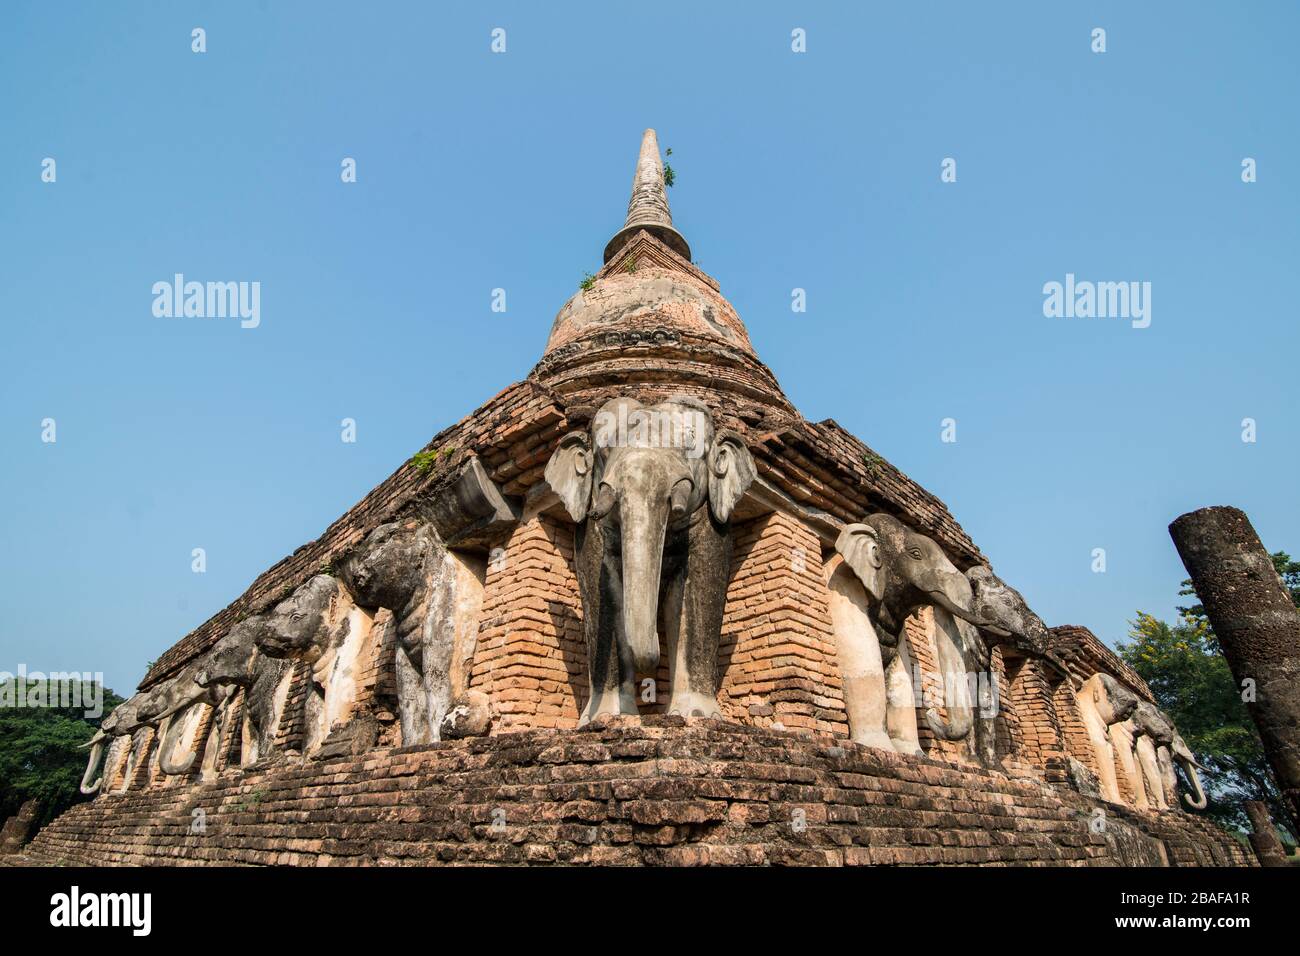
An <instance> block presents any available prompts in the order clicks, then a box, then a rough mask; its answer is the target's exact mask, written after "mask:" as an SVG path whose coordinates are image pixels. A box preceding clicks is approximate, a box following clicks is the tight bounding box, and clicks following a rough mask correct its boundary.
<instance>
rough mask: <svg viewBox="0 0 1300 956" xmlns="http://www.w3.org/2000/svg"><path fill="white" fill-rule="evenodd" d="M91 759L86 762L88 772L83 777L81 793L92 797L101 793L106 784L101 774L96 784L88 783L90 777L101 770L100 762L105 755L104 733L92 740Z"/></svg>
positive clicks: (101, 732)
mask: <svg viewBox="0 0 1300 956" xmlns="http://www.w3.org/2000/svg"><path fill="white" fill-rule="evenodd" d="M88 746H89V747H90V757H89V758H88V759H87V761H86V772H85V773H83V774H82V775H81V792H82V793H84V794H86V796H90V795H91V794H95V793H99V788H100V786H101V785H102V784H103V783H104V775H103V774H100V775H99V776H98V777H96V778H95V782H94V783H88V782H87V781H88V780H89V779H90V775H91V774H93V773H94V772H95V771H96V770H97V769H99V760H100V758H101V757H102V756H103V755H104V732H103V731H100V732H98V733H96V734H95V736H94V737H93V738H91V741H90V743H89V744H88Z"/></svg>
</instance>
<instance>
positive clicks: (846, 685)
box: [827, 564, 916, 752]
mask: <svg viewBox="0 0 1300 956" xmlns="http://www.w3.org/2000/svg"><path fill="white" fill-rule="evenodd" d="M827 588H828V591H829V594H830V602H829V603H830V612H831V624H832V627H833V628H834V630H835V645H836V646H835V650H836V655H837V657H838V658H839V665H840V683H841V685H842V687H843V690H844V708H845V710H846V711H847V714H848V718H849V739H850V740H852V741H853V742H854V743H856V744H862V745H863V746H866V747H876V748H878V749H880V750H894V749H895V747H894V743H893V741H892V740H891V739H890V735H889V732H888V730H887V719H888V718H887V714H888V710H889V705H890V698H889V696H888V694H887V692H886V689H885V664H884V658H883V657H882V655H881V650H880V640H879V638H878V637H877V636H876V629H875V627H874V626H873V625H872V623H871V617H870V614H869V607H870V605H869V600H868V598H867V593H866V591H865V590H864V589H863V587H862V583H861V582H860V581H859V580H858V579H857V578H856V577H855V576H854V575H853V573H852V571H851V570H850V569H849V568H848V566H847V565H844V564H841V565H840V566H839V567H838V568H834V569H833V570H831V571H830V580H829V582H828V583H827ZM893 658H894V653H893V649H892V648H890V660H891V661H892V660H893ZM908 686H909V687H910V683H909V685H908ZM901 693H902V694H903V695H904V696H905V698H906V703H905V704H904V706H907V707H911V706H912V703H911V699H910V697H909V696H907V694H908V691H907V689H906V688H904V689H903V690H902V691H901ZM912 729H913V732H915V729H916V718H915V715H913V717H912ZM913 736H915V733H913ZM908 752H910V751H908Z"/></svg>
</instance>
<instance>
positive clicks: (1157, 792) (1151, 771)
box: [1134, 735, 1169, 810]
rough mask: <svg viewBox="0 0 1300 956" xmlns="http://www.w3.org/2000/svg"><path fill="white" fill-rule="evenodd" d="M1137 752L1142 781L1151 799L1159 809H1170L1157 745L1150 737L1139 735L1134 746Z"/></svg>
mask: <svg viewBox="0 0 1300 956" xmlns="http://www.w3.org/2000/svg"><path fill="white" fill-rule="evenodd" d="M1134 749H1135V750H1136V752H1137V762H1138V767H1139V768H1140V769H1141V774H1140V777H1141V779H1140V781H1139V782H1140V783H1144V784H1145V786H1146V789H1147V790H1149V791H1150V793H1151V799H1152V801H1153V802H1154V803H1155V808H1156V809H1157V810H1168V809H1169V801H1168V799H1167V798H1166V796H1165V779H1164V774H1163V773H1162V772H1161V768H1160V758H1159V755H1158V754H1157V753H1156V745H1155V744H1154V743H1153V742H1152V740H1151V738H1150V737H1147V736H1146V735H1143V736H1141V737H1138V739H1137V743H1136V745H1135V747H1134Z"/></svg>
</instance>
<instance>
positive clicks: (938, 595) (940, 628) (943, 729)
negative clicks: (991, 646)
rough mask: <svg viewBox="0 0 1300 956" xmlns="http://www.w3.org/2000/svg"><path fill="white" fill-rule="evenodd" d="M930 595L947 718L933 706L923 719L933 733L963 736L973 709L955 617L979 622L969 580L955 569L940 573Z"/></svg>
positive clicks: (947, 737)
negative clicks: (974, 610) (972, 605)
mask: <svg viewBox="0 0 1300 956" xmlns="http://www.w3.org/2000/svg"><path fill="white" fill-rule="evenodd" d="M929 596H930V598H931V600H932V601H933V602H934V605H935V649H936V650H937V651H938V652H939V670H940V677H941V678H942V680H943V686H944V702H945V705H946V706H947V709H948V722H947V723H944V721H943V720H942V719H940V717H939V714H938V713H937V712H936V711H935V710H934V708H930V709H928V710H927V711H926V712H925V722H926V724H928V725H929V727H930V731H931V732H932V733H933V734H934V735H935V736H936V737H939V738H941V739H943V740H964V739H965V738H966V737H967V735H969V734H970V732H971V728H972V727H973V726H974V725H975V709H974V705H973V704H972V702H971V700H970V698H969V687H968V686H967V674H966V659H965V656H964V653H963V650H964V644H965V636H964V635H963V634H962V633H961V628H960V625H959V624H958V621H959V620H960V621H965V622H966V623H968V624H972V625H976V626H978V625H980V624H981V623H982V622H980V621H979V620H978V619H977V618H976V616H975V614H974V612H973V611H972V610H971V604H972V600H973V599H972V595H971V590H970V583H969V582H968V581H967V580H966V579H965V577H963V576H962V575H961V574H960V573H958V572H957V571H956V570H955V569H954V570H953V571H952V572H951V573H949V574H940V576H939V580H937V581H936V582H934V586H933V587H931V588H930V589H929ZM945 612H946V613H945ZM944 618H947V620H944Z"/></svg>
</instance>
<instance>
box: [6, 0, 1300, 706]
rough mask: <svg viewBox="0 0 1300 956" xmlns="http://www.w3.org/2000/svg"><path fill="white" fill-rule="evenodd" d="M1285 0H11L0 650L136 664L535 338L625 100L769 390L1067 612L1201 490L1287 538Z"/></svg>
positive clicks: (1148, 564) (1150, 600)
mask: <svg viewBox="0 0 1300 956" xmlns="http://www.w3.org/2000/svg"><path fill="white" fill-rule="evenodd" d="M1297 9H1298V8H1297V6H1296V5H1295V4H1293V3H1290V2H1276V3H1260V4H1250V5H1244V4H1239V3H1228V2H1224V3H1214V4H1209V3H1187V2H1176V3H1175V2H1169V3H1142V4H1132V3H1110V4H1089V5H1083V4H1070V3H1051V4H1047V3H1038V2H1033V3H1028V2H1027V3H1018V4H973V3H967V2H955V3H943V4H931V3H927V4H920V3H908V4H887V3H838V4H836V3H820V4H808V3H754V2H747V3H744V4H743V5H742V4H739V3H737V4H732V5H730V8H728V7H727V6H724V5H723V4H712V3H699V2H693V3H678V2H673V0H660V2H657V3H654V4H636V5H633V4H621V3H620V4H614V3H584V4H578V3H564V2H548V3H535V2H528V3H481V4H475V5H469V4H448V3H419V4H415V3H411V4H390V3H348V4H329V3H289V2H282V0H275V2H267V0H264V2H261V3H256V2H249V3H243V2H231V3H221V4H218V3H213V2H207V3H187V2H158V3H141V2H122V3H111V4H110V3H84V4H63V3H48V2H41V3H15V2H8V3H5V4H4V7H3V10H2V11H0V293H2V294H3V297H2V299H0V301H2V302H3V308H4V324H3V354H4V359H5V360H4V363H3V375H0V399H2V401H0V501H3V506H0V542H3V548H0V670H9V671H14V670H16V668H17V667H18V666H19V665H20V664H22V665H26V667H27V668H28V669H29V670H45V671H49V670H79V671H87V670H89V671H102V672H104V674H105V675H106V678H107V681H108V684H109V686H112V687H114V688H115V689H116V690H118V691H119V692H128V691H129V690H131V689H132V688H133V687H134V685H135V683H136V682H137V681H138V680H139V679H140V678H141V677H142V676H143V673H144V669H145V666H146V663H147V662H149V661H151V660H153V659H155V658H157V657H158V656H159V655H160V654H161V653H162V651H163V650H164V649H166V648H167V647H168V646H170V645H171V644H172V643H173V642H174V641H176V640H177V639H179V638H180V637H181V636H182V635H183V634H185V633H186V632H188V631H189V630H191V629H192V628H193V627H195V626H197V625H198V624H200V623H201V622H203V621H204V620H205V619H206V618H207V617H208V616H209V615H211V614H212V613H214V612H215V611H217V610H218V609H220V608H221V607H223V606H224V605H225V604H226V603H228V602H229V601H231V600H233V599H234V598H236V597H237V596H238V595H239V594H240V593H241V592H242V591H243V589H244V588H245V587H246V586H247V585H248V584H249V583H250V582H251V581H252V579H253V578H254V577H255V576H256V575H257V574H258V573H260V572H261V571H263V570H264V569H265V568H267V567H269V566H270V565H271V564H273V563H274V562H275V561H277V560H278V559H279V558H281V557H282V556H284V555H286V554H288V553H290V552H292V551H293V550H294V549H295V548H297V547H298V546H299V545H301V544H303V543H305V542H307V541H309V540H311V539H312V538H314V537H315V536H317V535H318V534H319V533H320V532H321V531H323V530H324V529H325V527H326V526H327V525H328V524H329V523H330V522H331V521H333V520H334V519H335V518H336V517H338V516H339V515H340V514H341V513H342V512H343V511H344V510H346V509H347V508H348V507H349V506H350V505H352V504H353V503H354V502H356V501H357V500H358V499H359V498H361V497H362V496H363V495H364V494H365V493H366V492H367V491H368V490H369V489H370V488H371V487H373V486H374V485H375V484H377V483H378V482H379V481H381V480H382V479H383V478H385V477H386V476H387V475H388V474H390V473H391V472H392V471H393V470H394V469H395V468H396V467H397V466H398V465H399V464H400V463H401V462H402V461H403V460H405V459H406V458H408V457H409V456H410V455H411V454H412V453H413V452H415V451H416V450H418V449H419V448H420V447H421V446H422V445H423V444H424V443H425V442H426V441H428V439H429V438H430V437H432V435H433V434H434V433H435V432H436V431H438V430H439V429H441V428H442V427H444V426H446V425H448V424H451V423H453V422H455V421H456V420H458V419H459V418H461V417H462V416H464V415H465V414H467V413H469V412H471V411H472V410H474V409H475V408H476V407H478V406H479V405H481V404H482V403H483V402H485V401H486V400H487V399H489V398H490V397H491V396H493V395H494V394H495V393H496V392H498V391H499V390H500V389H501V388H503V387H505V386H506V385H508V384H509V383H511V382H514V381H517V380H519V379H521V378H523V377H524V376H526V375H527V374H528V371H529V369H530V368H531V367H532V365H533V363H534V362H535V361H536V359H537V358H538V357H539V356H540V354H541V350H542V347H543V345H544V343H545V340H546V334H547V331H548V329H549V327H550V324H551V320H552V318H553V317H554V315H555V313H556V311H557V310H558V309H559V307H560V306H561V305H562V304H563V303H564V301H565V300H566V299H567V298H568V297H569V296H570V295H572V294H573V292H574V291H575V290H576V287H577V285H578V282H579V281H580V280H581V278H582V276H583V273H584V272H585V271H595V270H596V269H597V268H598V267H599V265H600V253H601V250H602V249H603V247H604V244H605V242H606V240H608V239H609V238H610V236H611V235H613V233H614V232H615V231H616V230H617V229H618V228H619V226H620V225H621V224H622V220H623V216H624V214H625V211H626V204H627V198H628V189H629V186H630V183H631V177H632V170H633V165H634V163H635V159H636V153H637V148H638V144H639V138H640V134H641V131H642V130H643V129H644V128H646V127H655V128H656V129H657V130H658V131H659V140H660V143H661V145H663V146H665V147H672V149H673V156H672V160H671V162H672V165H673V166H674V168H675V169H676V172H677V184H676V186H675V187H674V188H673V189H672V190H671V192H670V199H671V202H672V205H673V212H674V216H675V219H676V223H677V226H678V228H679V229H680V230H681V231H682V232H683V233H684V234H685V235H686V236H687V238H688V239H689V240H690V242H691V246H692V248H693V250H694V252H695V255H696V257H697V258H698V260H699V263H700V265H701V267H702V268H703V269H704V270H705V271H707V272H709V273H710V274H711V275H713V276H715V277H716V278H717V279H718V280H719V281H720V282H721V284H722V291H723V293H724V294H725V295H726V296H727V297H728V298H729V299H730V300H731V302H732V303H733V304H734V305H735V306H736V308H737V310H738V311H739V313H740V315H741V316H742V318H743V319H744V320H745V321H746V323H747V324H748V327H749V330H750V334H751V336H752V338H753V341H754V344H755V346H756V348H757V349H758V352H759V354H760V356H761V357H762V358H763V359H764V360H765V361H766V362H767V363H768V365H770V366H771V368H772V369H773V371H774V372H775V373H776V375H777V376H778V378H779V379H780V381H781V383H782V385H783V387H784V389H785V391H786V393H787V394H788V395H789V397H790V398H791V399H792V400H793V401H794V402H795V404H796V405H797V406H798V407H799V408H800V410H801V411H802V412H803V414H804V415H805V416H806V417H808V418H809V419H812V420H821V419H823V418H827V417H833V418H835V419H836V420H837V421H839V422H840V423H841V424H842V425H844V426H845V427H846V428H848V429H849V430H850V431H852V432H853V433H855V434H857V435H858V436H860V437H861V438H862V439H863V440H865V441H866V442H867V443H868V444H870V445H871V446H873V447H874V448H875V449H876V450H877V451H878V452H879V453H880V454H882V455H884V456H885V457H886V458H887V459H889V460H890V461H891V462H893V463H894V464H896V465H897V466H898V467H900V468H901V469H902V470H903V471H905V472H906V473H907V474H908V475H910V476H911V477H913V478H914V479H915V480H917V481H918V482H920V483H921V484H922V485H923V486H925V487H926V488H928V489H929V490H930V491H932V492H934V493H935V494H937V495H938V496H939V497H940V498H942V499H943V500H944V501H945V502H946V503H947V505H948V507H949V508H950V509H951V511H952V512H953V514H954V515H955V516H956V517H957V519H958V520H959V521H960V522H961V523H962V524H963V526H964V527H965V528H966V530H967V531H968V532H969V533H970V534H971V536H972V537H973V538H974V540H975V542H976V543H977V544H978V545H979V546H980V548H981V549H982V550H983V551H984V553H985V554H986V555H987V556H988V558H989V559H990V560H991V561H992V563H993V566H994V568H995V569H996V570H997V571H998V572H999V573H1000V574H1001V575H1002V576H1003V577H1004V578H1006V579H1007V580H1008V581H1010V582H1011V583H1013V584H1014V585H1016V586H1018V587H1019V588H1020V589H1021V590H1022V591H1023V592H1024V594H1025V596H1026V597H1027V598H1028V599H1029V602H1030V603H1031V605H1033V606H1034V607H1035V609H1036V610H1038V612H1039V613H1040V614H1041V615H1042V616H1043V617H1044V618H1045V619H1046V620H1047V622H1048V623H1049V624H1063V623H1075V624H1085V625H1088V626H1089V627H1091V628H1092V629H1093V630H1094V631H1096V632H1097V634H1098V635H1100V636H1101V637H1102V638H1103V639H1104V640H1106V641H1107V642H1109V643H1113V642H1114V641H1115V639H1117V638H1120V637H1122V636H1124V634H1125V633H1126V631H1127V626H1128V625H1127V622H1128V621H1129V620H1130V619H1132V618H1133V617H1134V614H1135V612H1136V611H1137V610H1138V609H1143V610H1147V611H1151V612H1153V613H1156V614H1158V615H1162V616H1170V615H1172V613H1173V608H1174V605H1175V604H1177V603H1180V602H1179V599H1178V598H1177V594H1176V592H1177V587H1178V582H1179V580H1180V579H1181V578H1182V577H1184V572H1183V569H1182V566H1181V565H1180V563H1179V561H1178V558H1177V555H1176V553H1175V551H1174V548H1173V546H1172V544H1171V542H1170V539H1169V536H1168V533H1167V531H1166V526H1167V524H1168V523H1169V521H1171V520H1172V519H1173V518H1174V517H1176V516H1177V515H1179V514H1181V513H1182V512H1184V511H1188V510H1191V509H1193V508H1197V507H1201V506H1204V505H1209V504H1234V505H1237V506H1239V507H1242V508H1244V509H1245V510H1246V512H1247V513H1248V514H1249V515H1250V517H1251V519H1252V520H1253V522H1254V524H1255V526H1256V528H1257V529H1258V530H1259V532H1260V534H1261V536H1262V537H1263V539H1264V543H1265V544H1266V545H1267V546H1268V547H1269V548H1270V549H1271V550H1277V549H1285V550H1290V551H1291V552H1292V553H1296V552H1300V517H1298V516H1297V510H1296V507H1295V501H1296V492H1295V476H1296V474H1297V471H1298V467H1297V466H1298V465H1300V462H1298V461H1297V457H1298V456H1300V451H1298V449H1300V424H1298V423H1297V421H1296V414H1295V412H1296V403H1295V401H1294V397H1293V398H1292V399H1288V398H1287V395H1289V394H1291V395H1293V392H1294V384H1293V380H1292V375H1291V373H1292V369H1293V366H1294V354H1295V346H1296V343H1297V332H1296V322H1297V296H1296V281H1297V264H1298V261H1300V260H1298V257H1297V252H1298V251H1300V243H1298V242H1297V239H1298V235H1300V155H1298V147H1300V133H1298V125H1297V106H1296V103H1297V94H1298V93H1300V82H1298V80H1300V57H1298V56H1296V53H1295V42H1296V36H1297V35H1300V15H1298V14H1297ZM194 27H203V28H204V29H205V30H206V31H207V52H206V53H202V54H197V53H194V52H192V51H191V43H192V40H191V30H192V29H193V28H194ZM496 27H501V28H503V29H504V30H505V31H506V52H505V53H504V54H493V53H492V52H491V51H490V43H491V36H490V33H491V31H492V30H493V28H496ZM1095 27H1102V28H1104V29H1105V30H1106V52H1105V53H1094V52H1092V50H1091V46H1092V39H1091V32H1092V30H1093V28H1095ZM795 28H802V29H804V30H806V31H807V52H806V53H802V54H797V53H794V52H792V50H791V31H792V30H793V29H795ZM47 157H49V158H53V159H54V160H55V161H56V166H55V174H56V180H55V182H53V183H47V182H43V181H42V163H43V160H44V159H45V158H47ZM344 157H352V158H354V159H355V160H356V163H357V182H356V183H353V184H345V183H343V182H341V179H340V172H341V167H340V164H341V162H342V160H343V159H344ZM947 157H951V158H953V159H955V160H956V162H957V167H956V169H957V181H956V182H954V183H943V182H941V181H940V172H941V163H942V161H943V160H944V159H945V158H947ZM1246 157H1251V158H1253V159H1255V161H1256V164H1257V166H1256V168H1257V177H1258V181H1257V182H1254V183H1250V184H1247V183H1243V182H1242V178H1241V173H1242V165H1241V164H1242V160H1243V159H1244V158H1246ZM177 272H181V273H184V274H185V276H186V277H187V278H190V279H197V280H201V281H209V280H211V281H248V282H251V281H258V282H260V283H261V303H260V318H261V324H260V325H259V326H258V327H257V328H255V329H243V328H240V326H239V324H238V322H237V320H231V319H225V320H221V319H215V320H206V319H195V318H189V319H185V318H181V319H166V318H156V317H155V316H154V315H153V312H152V305H153V294H152V291H151V290H152V287H153V284H154V283H155V282H159V281H170V280H171V278H172V276H173V274H174V273H177ZM1067 273H1073V274H1074V275H1076V276H1077V277H1078V279H1079V280H1093V281H1138V282H1150V283H1151V284H1152V285H1151V289H1152V293H1151V324H1150V327H1148V328H1145V329H1135V328H1133V327H1132V325H1131V323H1130V322H1129V321H1125V320H1123V319H1067V318H1048V317H1045V316H1044V314H1043V300H1044V296H1043V286H1044V283H1047V282H1051V281H1058V282H1064V281H1065V276H1066V274H1067ZM796 287H798V288H803V289H805V290H806V294H807V311H806V312H804V313H795V312H792V310H791V290H792V289H794V288H796ZM494 288H504V289H505V290H506V296H507V298H506V304H507V311H506V312H505V313H494V312H492V311H491V309H490V304H491V294H492V290H493V289H494ZM1247 417H1250V418H1254V419H1255V420H1256V422H1257V429H1258V431H1257V439H1258V440H1257V441H1256V442H1254V443H1246V442H1243V441H1242V440H1241V436H1242V427H1241V422H1242V419H1243V418H1247ZM46 418H52V419H54V420H55V423H56V429H57V431H56V437H57V441H55V442H54V443H47V442H43V441H42V421H43V420H44V419H46ZM344 418H353V419H355V420H356V423H357V440H356V442H355V443H344V442H343V441H341V439H340V432H341V427H340V422H341V420H342V419H344ZM945 418H952V419H955V420H956V437H957V441H956V442H953V443H945V442H943V441H941V422H942V420H943V419H945ZM199 547H201V548H204V549H205V551H206V554H207V571H206V573H204V574H195V573H193V572H192V571H191V560H192V559H191V552H192V550H193V549H194V548H199ZM1094 548H1104V549H1105V550H1106V571H1105V573H1101V574H1098V573H1093V571H1092V569H1091V566H1092V562H1093V557H1092V552H1093V549H1094Z"/></svg>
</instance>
